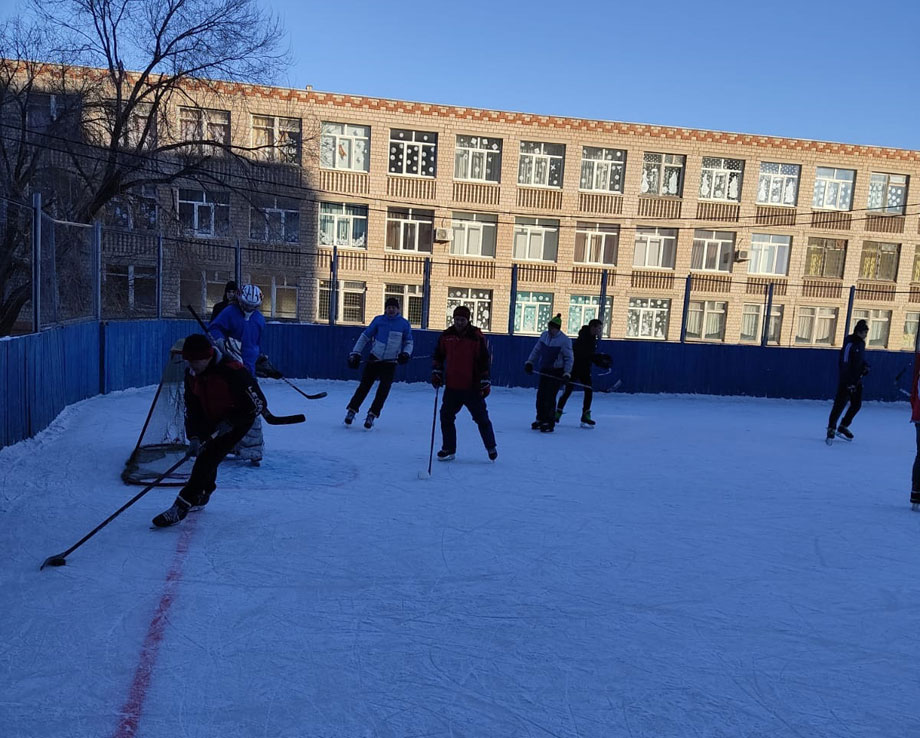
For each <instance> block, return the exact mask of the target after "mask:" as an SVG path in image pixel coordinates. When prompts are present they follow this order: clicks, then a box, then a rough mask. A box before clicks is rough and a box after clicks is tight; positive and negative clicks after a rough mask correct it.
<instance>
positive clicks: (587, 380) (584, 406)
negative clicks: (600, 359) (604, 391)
mask: <svg viewBox="0 0 920 738" xmlns="http://www.w3.org/2000/svg"><path fill="white" fill-rule="evenodd" d="M572 381H575V382H579V383H581V384H583V385H585V386H584V388H583V389H584V391H585V398H584V400H582V402H581V414H582V415H584V414H585V413H587V412H588V411H589V410H590V409H591V398H592V397H594V392H593V391H592V390H591V372H590V371H589V372H587V373H585V374H582V375H577V374H573V375H572ZM574 389H575V385H574V384H572V382H566V384H565V389H564V390H562V397H560V398H559V403H558V404H557V405H556V407H557V408H559V409H560V410H562V409H563V408H564V407H565V403H566V402H568V399H569V397H571V396H572V390H574Z"/></svg>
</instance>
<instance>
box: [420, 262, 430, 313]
mask: <svg viewBox="0 0 920 738" xmlns="http://www.w3.org/2000/svg"><path fill="white" fill-rule="evenodd" d="M430 306H431V257H426V258H425V278H424V281H423V283H422V325H421V328H422V330H423V331H427V330H428V309H429V307H430Z"/></svg>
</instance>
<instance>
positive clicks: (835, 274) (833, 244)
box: [805, 236, 847, 279]
mask: <svg viewBox="0 0 920 738" xmlns="http://www.w3.org/2000/svg"><path fill="white" fill-rule="evenodd" d="M846 253H847V242H846V241H845V240H844V239H842V238H818V237H816V236H812V237H810V238H809V239H808V250H807V253H806V254H805V276H806V277H830V278H833V279H843V265H844V262H845V261H846Z"/></svg>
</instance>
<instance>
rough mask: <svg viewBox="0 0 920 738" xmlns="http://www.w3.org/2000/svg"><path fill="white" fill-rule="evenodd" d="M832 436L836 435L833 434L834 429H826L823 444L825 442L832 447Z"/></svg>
mask: <svg viewBox="0 0 920 738" xmlns="http://www.w3.org/2000/svg"><path fill="white" fill-rule="evenodd" d="M834 436H836V433H835V431H834V429H833V428H828V429H827V438H825V439H824V442H825V443H826V444H827V445H828V446H830V445H832V444H833V443H834Z"/></svg>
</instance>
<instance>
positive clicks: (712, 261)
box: [690, 230, 735, 272]
mask: <svg viewBox="0 0 920 738" xmlns="http://www.w3.org/2000/svg"><path fill="white" fill-rule="evenodd" d="M734 259H735V234H734V233H731V232H730V231H702V230H695V231H694V232H693V251H692V252H691V254H690V268H691V269H705V270H708V271H716V272H730V271H731V270H732V262H733V261H734Z"/></svg>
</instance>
